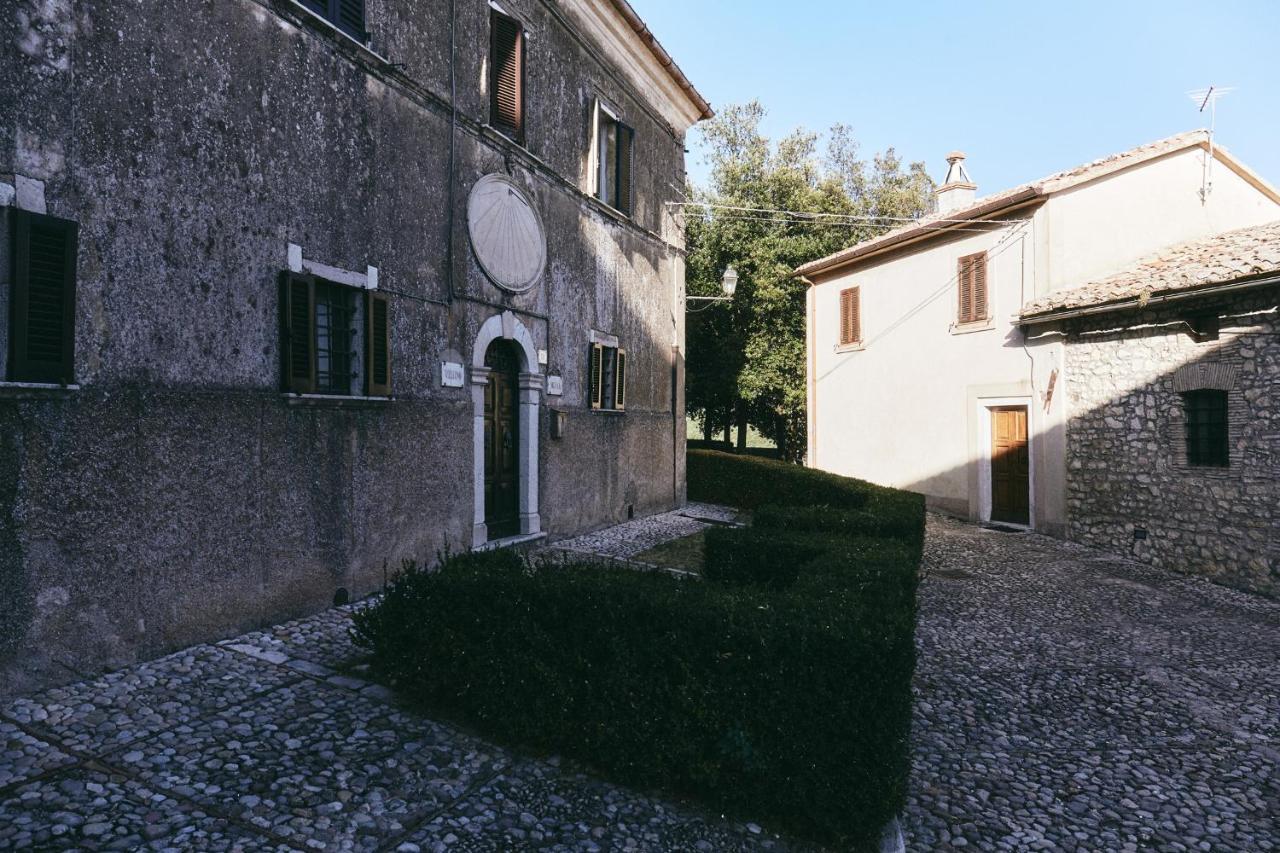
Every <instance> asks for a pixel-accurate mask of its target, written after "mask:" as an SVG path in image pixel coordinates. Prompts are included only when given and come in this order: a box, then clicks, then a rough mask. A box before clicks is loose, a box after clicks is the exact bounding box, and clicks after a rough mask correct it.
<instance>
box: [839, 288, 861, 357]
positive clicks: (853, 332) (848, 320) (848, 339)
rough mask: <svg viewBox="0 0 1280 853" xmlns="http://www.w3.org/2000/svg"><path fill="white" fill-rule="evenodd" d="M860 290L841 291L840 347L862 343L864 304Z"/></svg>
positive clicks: (848, 289)
mask: <svg viewBox="0 0 1280 853" xmlns="http://www.w3.org/2000/svg"><path fill="white" fill-rule="evenodd" d="M861 302H862V300H861V295H860V294H859V292H858V288H856V287H850V288H846V289H845V290H842V291H840V346H842V347H844V346H851V345H853V344H859V343H862V304H861Z"/></svg>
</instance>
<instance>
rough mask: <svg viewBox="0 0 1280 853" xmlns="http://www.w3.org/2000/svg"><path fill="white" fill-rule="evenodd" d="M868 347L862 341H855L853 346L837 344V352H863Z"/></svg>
mask: <svg viewBox="0 0 1280 853" xmlns="http://www.w3.org/2000/svg"><path fill="white" fill-rule="evenodd" d="M866 348H867V347H866V345H864V344H863V343H862V341H854V342H853V343H851V344H836V352H838V353H839V352H862V351H863V350H865V349H866Z"/></svg>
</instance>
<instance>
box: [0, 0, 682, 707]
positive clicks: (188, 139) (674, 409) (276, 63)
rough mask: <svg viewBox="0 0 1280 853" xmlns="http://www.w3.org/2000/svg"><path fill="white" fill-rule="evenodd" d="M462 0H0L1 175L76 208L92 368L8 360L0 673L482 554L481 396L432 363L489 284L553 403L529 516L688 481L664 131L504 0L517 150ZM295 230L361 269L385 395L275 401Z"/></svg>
mask: <svg viewBox="0 0 1280 853" xmlns="http://www.w3.org/2000/svg"><path fill="white" fill-rule="evenodd" d="M450 5H451V4H450V3H448V2H447V0H432V2H426V0H368V2H367V12H368V14H367V28H368V29H369V31H370V33H371V42H370V45H369V47H370V49H369V50H366V49H364V48H361V47H359V46H357V45H356V44H355V43H354V42H353V41H351V40H350V39H348V38H346V37H345V36H341V35H339V34H337V33H336V32H334V31H333V30H332V29H331V28H328V27H326V26H325V25H323V24H322V23H319V22H317V21H316V20H315V19H313V18H312V17H310V16H309V15H307V14H306V13H305V12H302V11H300V9H299V7H298V6H296V5H295V4H293V3H291V2H289V0H196V2H191V3H182V4H178V3H172V2H165V0H78V2H70V0H39V2H37V0H18V1H17V3H16V9H15V8H13V4H8V5H6V8H5V11H3V12H0V38H2V39H3V43H2V44H0V103H2V104H4V109H3V110H0V181H8V185H12V184H13V183H14V182H15V181H16V179H15V177H14V176H21V177H22V180H23V181H29V182H36V183H38V184H39V187H40V189H41V191H42V193H43V201H42V202H41V204H42V205H43V206H44V207H45V208H46V209H47V211H48V212H49V213H50V214H53V215H56V216H60V217H64V218H67V219H73V220H76V221H77V222H78V223H79V227H80V250H79V255H78V283H77V287H78V293H77V299H76V342H75V374H76V382H77V384H78V386H79V387H78V388H76V389H68V390H60V389H36V390H32V389H21V388H15V387H13V386H12V385H8V384H5V383H0V595H2V596H3V598H4V602H5V612H4V617H3V623H2V624H0V694H3V693H5V692H9V691H12V690H17V689H22V688H24V687H29V686H31V685H33V684H36V683H40V682H48V681H51V680H60V679H67V678H72V677H74V676H75V674H77V673H88V672H93V671H95V670H99V669H101V668H104V667H111V666H115V665H118V664H122V663H125V662H128V661H131V660H136V659H139V658H145V657H148V656H154V655H156V654H159V653H162V652H164V651H168V650H171V649H174V648H177V647H180V646H182V645H185V644H189V643H192V642H197V641H203V640H209V639H213V638H217V637H221V636H226V635H228V634H231V633H234V632H238V631H241V630H245V629H248V628H252V627H256V626H261V625H263V624H267V623H270V622H272V621H275V620H281V619H284V618H289V617H293V616H298V615H301V614H304V613H307V612H312V611H315V610H317V609H320V608H322V607H325V606H327V605H328V604H329V603H330V602H331V601H332V600H333V597H334V594H335V591H336V590H338V589H340V588H341V589H345V590H349V591H350V593H351V594H352V595H355V596H359V595H362V594H365V593H368V592H370V591H372V590H375V589H376V588H377V587H378V586H379V585H380V584H381V583H382V582H383V579H384V578H385V576H386V573H387V572H388V571H391V570H394V569H395V568H396V567H397V566H398V565H399V564H400V561H401V560H404V559H417V560H431V559H433V557H434V556H435V554H436V553H437V551H438V550H439V549H441V548H444V547H451V548H454V549H457V548H465V547H469V546H470V545H471V544H472V522H473V511H474V510H473V497H474V495H473V485H472V481H473V477H472V470H473V447H474V443H473V426H474V423H475V413H474V411H473V402H472V395H471V389H470V388H469V387H466V386H465V384H464V387H462V388H454V387H444V386H443V384H442V382H441V375H440V374H441V363H442V362H443V361H451V362H462V363H464V364H470V363H471V361H472V357H473V353H472V348H473V345H474V342H475V340H476V337H477V334H478V332H479V330H480V329H481V327H482V325H483V324H484V323H485V321H486V320H488V319H489V318H491V317H493V316H495V315H496V314H501V313H502V312H504V311H510V312H512V313H513V314H514V316H515V317H516V318H517V319H518V320H519V321H520V322H521V323H522V324H523V325H524V326H525V327H526V328H527V329H528V330H529V333H530V336H531V338H532V341H533V345H534V346H535V347H536V349H538V350H541V351H544V352H545V354H546V361H547V363H546V364H545V365H543V366H542V367H541V372H543V373H545V374H548V375H555V376H559V377H561V378H562V380H563V389H564V392H563V396H559V397H550V396H546V397H544V398H543V411H544V412H545V410H546V408H547V407H554V408H556V409H560V410H563V411H565V412H567V417H568V423H567V429H566V433H565V436H564V438H563V439H560V440H552V439H551V437H550V435H549V428H548V427H549V422H548V419H547V418H542V419H541V421H540V423H539V445H540V447H541V453H540V457H539V466H538V467H539V474H540V478H539V492H540V495H539V497H540V501H539V503H540V508H541V511H542V527H543V529H544V530H545V531H547V532H548V533H549V535H551V536H552V537H557V536H564V535H569V534H574V533H578V532H581V531H583V530H586V529H590V528H593V527H600V526H603V525H606V524H609V523H612V522H615V521H618V520H622V519H625V518H627V517H628V516H630V515H632V514H635V515H643V514H646V513H651V512H655V511H659V510H663V509H668V508H670V507H671V506H673V505H675V504H677V503H680V502H682V501H683V499H684V470H683V460H684V417H683V374H682V369H683V364H682V361H681V359H682V356H681V349H680V347H681V346H682V327H681V325H680V323H681V320H680V316H681V315H680V312H679V311H677V308H678V306H680V305H682V303H683V267H682V260H681V251H682V247H681V242H680V240H681V237H680V230H679V229H678V228H677V227H676V226H675V222H674V219H673V218H672V217H671V216H670V215H669V213H668V212H667V210H666V209H665V207H664V202H665V201H667V200H668V199H670V198H672V197H674V194H675V193H676V192H677V191H678V188H679V187H682V186H683V183H684V138H683V132H682V131H680V132H678V131H676V130H675V129H673V128H672V127H671V126H670V125H669V124H667V123H665V122H664V121H663V119H662V118H661V113H660V111H659V110H657V109H655V108H654V106H653V105H652V104H650V103H648V102H646V101H645V100H644V99H643V98H641V97H640V96H639V95H638V94H637V93H636V92H635V91H633V90H632V88H630V86H629V84H628V83H627V82H626V81H627V79H628V78H626V77H625V75H624V74H623V73H621V72H620V71H619V70H618V68H616V67H615V66H614V65H613V64H612V62H611V60H610V58H609V56H610V51H609V46H608V45H599V44H594V43H592V42H591V41H590V40H589V39H587V38H584V37H583V36H582V34H581V33H578V32H575V31H574V30H572V29H571V28H570V26H569V24H568V22H567V21H566V20H565V19H564V18H563V16H562V14H561V12H560V11H559V9H558V4H556V3H554V2H544V0H504V3H503V6H504V8H505V9H506V10H507V11H508V12H510V13H511V14H513V15H516V16H518V17H520V18H521V19H522V20H523V21H524V22H525V24H526V26H527V28H528V29H529V31H530V33H531V37H530V41H529V52H528V57H527V107H526V110H527V112H526V125H527V144H526V145H525V146H519V145H516V144H514V143H513V142H511V141H510V140H508V139H506V138H505V137H503V136H501V135H500V134H498V133H496V132H495V131H493V130H492V129H490V128H489V127H487V119H488V115H487V113H488V98H487V95H486V94H485V93H484V92H483V91H482V87H483V85H484V82H483V81H484V78H485V74H484V72H483V69H484V68H485V67H486V66H485V62H486V58H487V54H488V50H489V34H488V28H489V5H488V4H487V3H486V2H484V0H455V2H454V4H453V5H454V6H456V10H457V19H456V24H455V27H454V28H453V29H454V31H455V37H456V41H455V51H454V54H455V57H456V79H455V80H453V81H451V79H450V74H449V57H450V41H449V35H450V29H451V28H450V27H449V18H448V9H449V8H450ZM451 84H453V85H455V86H456V91H457V99H456V107H457V112H456V115H455V113H454V111H453V106H454V103H453V102H451V101H450V91H451ZM597 97H604V98H607V99H608V101H609V102H610V103H611V104H612V105H613V106H614V108H615V109H616V110H618V111H620V112H621V114H622V118H623V119H624V120H625V121H626V122H627V123H628V124H630V125H632V126H634V127H635V129H636V139H637V144H636V152H635V157H636V159H635V167H634V175H635V184H636V185H635V195H636V211H635V214H634V215H633V216H632V217H629V218H628V217H623V216H620V215H618V214H617V213H616V212H614V211H611V210H609V209H607V208H606V207H605V206H604V205H603V204H601V203H599V202H598V201H596V200H595V199H594V198H592V197H591V196H590V186H589V182H588V176H587V162H588V148H589V140H590V130H591V128H590V116H591V108H592V104H593V103H594V101H595V99H596V98H597ZM455 122H456V129H451V127H452V126H453V124H454V123H455ZM451 138H452V139H453V140H454V142H455V143H456V150H455V162H456V166H455V169H454V172H453V174H452V175H450V173H449V166H448V164H449V150H450V140H451ZM493 172H502V173H504V174H507V175H510V176H511V177H512V179H513V180H515V181H516V182H517V184H518V185H519V186H520V187H521V189H522V190H523V191H524V192H525V193H526V194H527V196H528V197H529V198H530V199H531V200H532V202H533V204H534V205H535V206H536V208H537V210H538V212H539V215H540V217H541V219H542V221H543V224H544V226H545V228H546V231H547V234H548V263H547V267H546V270H545V273H544V275H543V278H542V280H541V282H540V283H539V284H538V285H537V286H535V287H534V288H533V289H532V290H530V291H529V292H527V293H523V294H519V295H513V294H510V293H507V292H505V291H503V290H501V289H499V288H498V287H496V286H495V285H494V284H493V283H492V282H491V281H490V280H489V279H488V278H487V277H486V276H485V274H484V272H483V271H482V270H481V269H480V267H479V265H478V264H477V262H476V260H475V257H474V254H473V252H472V251H471V248H470V245H469V243H468V237H467V229H466V215H465V213H466V201H467V193H468V192H469V190H470V189H471V187H472V186H473V185H474V184H475V182H476V181H477V180H479V179H480V178H481V177H482V176H484V175H486V174H490V173H493ZM5 176H8V177H7V178H6V177H5ZM451 182H452V183H453V185H454V191H453V192H452V193H451V192H450V189H449V187H450V184H451ZM23 185H24V186H27V185H28V184H26V183H24V184H23ZM4 210H5V209H4V208H0V213H3V212H4ZM450 211H452V216H451V215H450ZM0 224H4V223H0ZM7 240H8V229H7V228H5V230H4V231H3V232H2V233H0V244H2V243H4V242H5V241H7ZM290 243H294V244H297V245H300V246H302V248H303V251H304V253H305V256H306V257H307V258H310V259H314V260H316V261H319V262H322V263H325V264H329V265H332V266H335V267H339V268H342V269H347V270H364V269H365V268H366V266H368V265H372V266H376V267H378V269H379V287H380V289H381V290H382V291H383V292H386V293H388V294H390V295H391V299H392V303H391V327H392V332H391V348H392V375H393V383H392V384H393V388H392V391H393V396H394V399H392V400H391V401H383V402H378V401H366V402H359V401H356V402H355V403H350V404H341V405H339V404H334V403H326V402H324V401H319V402H314V403H312V404H309V405H298V402H299V401H298V400H296V399H292V398H287V397H286V396H285V395H283V394H281V389H280V374H281V367H280V357H281V353H280V334H279V306H278V298H279V297H278V281H279V276H280V273H281V271H282V270H284V269H285V267H286V264H287V252H288V249H287V247H288V245H289V244H290ZM3 254H4V252H3V248H2V247H0V255H3ZM450 262H451V263H450ZM8 275H9V267H8V265H7V264H4V265H3V266H2V268H0V302H2V301H5V300H7V295H8V289H9V284H8V281H7V277H8ZM6 329H7V327H6ZM592 330H598V331H600V332H603V333H607V334H611V335H616V336H617V338H618V339H619V341H620V343H621V344H622V345H623V346H625V347H626V348H627V350H628V361H629V373H630V381H629V385H628V392H629V393H628V401H627V402H628V405H627V411H626V413H625V414H615V413H600V412H593V411H591V410H590V409H589V406H588V404H587V388H586V375H585V373H586V360H587V352H588V345H589V344H588V341H589V334H590V333H591V331H592ZM5 334H6V333H5V331H3V330H0V349H2V348H3V346H4V344H5V341H4V340H3V337H4V335H5ZM481 357H483V353H482V354H481ZM0 378H2V377H0Z"/></svg>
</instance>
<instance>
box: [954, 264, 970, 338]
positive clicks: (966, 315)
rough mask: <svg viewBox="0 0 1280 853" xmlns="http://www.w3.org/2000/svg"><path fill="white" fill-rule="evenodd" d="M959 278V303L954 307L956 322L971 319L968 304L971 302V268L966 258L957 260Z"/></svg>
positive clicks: (964, 321)
mask: <svg viewBox="0 0 1280 853" xmlns="http://www.w3.org/2000/svg"><path fill="white" fill-rule="evenodd" d="M958 269H959V272H958V276H959V280H960V287H959V288H958V290H959V293H960V304H959V306H958V307H957V309H956V322H957V323H968V322H969V321H970V319H971V317H970V309H969V306H970V305H971V304H972V302H973V284H972V277H971V273H972V268H971V266H970V263H969V259H968V258H961V259H960V261H959V267H958Z"/></svg>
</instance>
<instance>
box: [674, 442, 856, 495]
mask: <svg viewBox="0 0 1280 853" xmlns="http://www.w3.org/2000/svg"><path fill="white" fill-rule="evenodd" d="M687 459H688V463H687V473H688V480H689V500H691V501H706V502H707V503H716V504H724V505H726V506H733V507H738V508H739V509H750V510H754V509H755V508H756V507H759V506H764V505H766V504H776V505H780V506H820V505H825V506H833V507H841V508H844V509H858V508H859V507H861V506H863V505H864V504H865V503H866V502H867V500H868V498H869V497H870V496H871V493H872V491H874V490H876V489H878V488H880V487H879V486H873V485H871V484H870V483H864V482H862V481H861V480H853V479H850V478H848V477H838V476H836V475H835V474H828V473H826V472H825V471H817V470H815V469H813V468H801V467H799V466H798V465H792V464H790V463H787V462H779V461H777V460H774V459H760V458H758V457H753V456H740V455H738V454H734V453H719V452H717V451H714V450H690V451H689V452H688V454H687Z"/></svg>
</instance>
